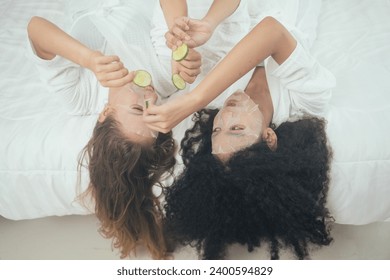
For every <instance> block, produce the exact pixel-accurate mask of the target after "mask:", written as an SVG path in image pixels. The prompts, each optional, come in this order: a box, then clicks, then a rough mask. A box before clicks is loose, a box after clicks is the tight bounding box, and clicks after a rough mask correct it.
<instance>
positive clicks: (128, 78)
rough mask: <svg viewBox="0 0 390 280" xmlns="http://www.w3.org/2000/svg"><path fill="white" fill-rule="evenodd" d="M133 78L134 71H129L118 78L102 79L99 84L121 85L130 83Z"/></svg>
mask: <svg viewBox="0 0 390 280" xmlns="http://www.w3.org/2000/svg"><path fill="white" fill-rule="evenodd" d="M133 79H134V72H129V73H127V74H126V75H125V76H123V77H121V78H118V79H102V80H99V82H100V84H101V85H102V86H104V87H122V86H124V85H126V84H128V83H130V82H131V81H132V80H133Z"/></svg>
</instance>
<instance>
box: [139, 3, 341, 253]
mask: <svg viewBox="0 0 390 280" xmlns="http://www.w3.org/2000/svg"><path fill="white" fill-rule="evenodd" d="M305 12H309V11H308V10H305ZM309 45H310V43H308V41H306V40H305V36H304V35H303V34H302V33H300V32H299V30H296V29H294V28H293V29H290V30H289V29H287V28H286V27H285V26H284V25H283V24H282V23H281V22H279V21H278V20H276V19H275V18H273V17H266V18H264V19H263V20H262V21H261V22H260V23H259V24H258V25H257V26H256V27H255V28H254V29H253V30H252V31H251V32H250V33H249V34H248V35H247V36H246V37H245V38H244V39H242V40H241V41H240V42H239V43H238V44H237V45H236V46H235V47H234V48H233V49H232V51H231V52H230V53H229V54H228V55H227V56H226V57H225V58H224V59H223V60H222V61H221V62H220V63H219V64H218V65H217V66H216V67H215V68H214V69H213V70H212V71H211V72H210V73H209V74H208V76H207V77H206V78H205V79H204V80H203V81H202V82H201V83H200V84H199V85H198V86H197V87H196V88H194V89H193V90H192V91H191V92H190V93H188V94H187V95H185V96H183V97H182V98H176V99H175V100H172V101H170V102H167V103H166V104H164V105H163V106H151V107H149V109H148V110H147V111H148V112H147V113H150V114H153V115H151V116H149V117H148V116H146V118H145V121H146V123H149V127H150V128H153V129H156V130H160V131H165V129H169V128H170V126H171V125H175V123H176V122H177V121H178V120H180V119H181V118H182V117H183V116H184V117H186V116H187V115H188V113H189V112H191V111H192V112H193V110H194V109H195V111H198V113H196V114H195V117H194V121H195V124H194V126H193V127H192V128H191V129H189V130H188V131H187V132H186V134H185V137H184V139H183V140H182V142H181V148H182V157H183V162H184V170H183V171H182V173H181V174H180V175H179V176H178V178H177V180H176V181H175V182H174V183H173V185H172V186H171V188H169V189H167V190H166V193H165V195H166V204H165V206H164V207H165V214H166V217H165V225H166V228H167V232H168V233H169V234H170V236H171V238H172V239H173V240H174V241H177V242H179V243H180V244H190V245H192V246H195V247H196V248H197V249H198V252H199V253H200V255H201V257H202V258H204V259H219V258H223V257H224V255H225V253H226V249H227V246H228V245H230V244H233V243H239V244H246V245H247V246H248V250H249V251H252V250H253V249H254V248H255V247H260V246H262V245H268V247H269V251H270V256H271V259H278V258H279V252H280V249H282V248H291V249H292V250H293V252H294V253H295V256H296V257H297V258H299V259H306V258H309V248H310V246H311V245H317V246H326V245H329V244H330V242H331V241H332V238H331V236H330V222H331V221H332V217H331V216H330V214H329V211H328V209H327V207H326V198H327V191H328V185H329V170H330V160H331V155H332V152H331V148H330V146H329V145H328V141H327V137H326V133H325V121H324V119H323V116H324V115H326V112H327V105H328V103H329V100H330V97H331V88H332V87H334V85H335V79H334V76H333V74H332V73H331V72H329V71H328V70H327V69H326V68H324V67H323V66H321V65H320V64H319V62H318V61H316V59H315V58H314V57H313V56H311V54H310V51H309V48H310V46H309ZM264 59H265V60H266V61H265V67H261V66H258V67H256V65H258V64H259V63H261V62H262V61H263V60H264ZM253 67H256V69H255V71H254V72H253V75H252V79H251V81H250V82H249V84H248V86H247V87H246V89H245V92H242V91H238V92H236V93H234V94H232V95H231V96H230V97H229V98H228V99H227V100H226V101H225V103H224V105H223V107H222V109H221V110H219V111H218V110H212V109H202V110H200V107H203V106H205V105H206V104H208V102H209V101H210V100H212V99H213V98H214V97H216V96H218V95H219V94H220V93H221V92H222V91H223V90H225V89H226V88H227V87H228V86H230V85H231V84H232V83H234V82H235V81H236V80H237V79H238V78H240V77H241V76H242V75H243V74H245V73H247V72H248V71H249V70H250V69H252V68H253ZM192 98H193V99H192ZM168 109H169V110H168ZM173 109H175V110H174V111H175V113H176V114H174V115H173V114H170V115H169V114H166V113H167V112H172V111H173ZM199 110H200V111H199Z"/></svg>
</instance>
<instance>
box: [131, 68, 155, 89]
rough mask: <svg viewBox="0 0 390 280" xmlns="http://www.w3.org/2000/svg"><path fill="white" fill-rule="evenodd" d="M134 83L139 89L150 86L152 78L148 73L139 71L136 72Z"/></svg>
mask: <svg viewBox="0 0 390 280" xmlns="http://www.w3.org/2000/svg"><path fill="white" fill-rule="evenodd" d="M133 83H134V84H136V85H137V86H139V87H147V86H150V85H151V84H152V76H151V75H150V74H149V72H148V71H145V70H137V71H135V76H134V79H133Z"/></svg>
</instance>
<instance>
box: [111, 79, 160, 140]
mask: <svg viewBox="0 0 390 280" xmlns="http://www.w3.org/2000/svg"><path fill="white" fill-rule="evenodd" d="M128 90H129V93H135V94H136V95H137V96H138V98H137V100H138V102H137V104H134V105H136V106H128V105H124V104H114V105H112V106H114V107H117V108H121V109H124V110H127V111H128V113H129V114H128V120H124V123H126V124H129V125H128V127H127V128H128V129H129V131H131V132H133V133H135V134H137V135H140V136H145V137H153V138H155V139H156V138H157V136H158V132H157V131H154V130H151V129H150V128H148V127H147V126H146V125H145V123H144V122H143V120H142V111H141V110H140V108H142V109H145V101H147V102H149V104H150V103H152V102H155V103H157V101H154V100H155V98H152V97H150V95H151V94H150V91H151V90H150V89H146V88H142V87H139V86H137V85H135V84H133V83H130V84H129V88H128ZM153 94H155V93H154V90H153ZM145 96H147V97H146V98H145ZM137 105H138V106H137ZM135 116H139V118H141V119H139V120H135V119H134V118H135Z"/></svg>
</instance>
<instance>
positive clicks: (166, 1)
mask: <svg viewBox="0 0 390 280" xmlns="http://www.w3.org/2000/svg"><path fill="white" fill-rule="evenodd" d="M160 6H161V9H162V11H163V13H164V18H165V21H166V23H167V26H168V29H171V28H172V26H173V25H174V22H175V19H176V18H179V17H185V16H187V15H188V7H187V0H160Z"/></svg>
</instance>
